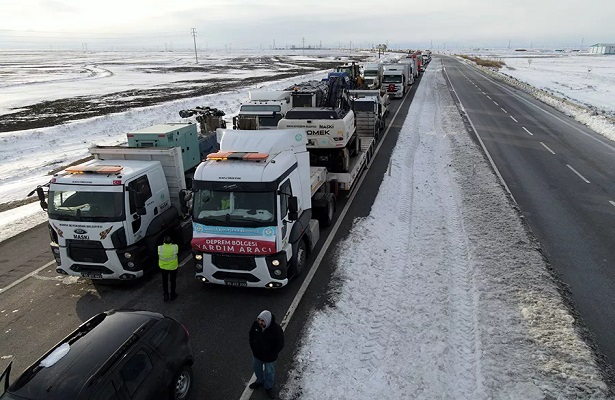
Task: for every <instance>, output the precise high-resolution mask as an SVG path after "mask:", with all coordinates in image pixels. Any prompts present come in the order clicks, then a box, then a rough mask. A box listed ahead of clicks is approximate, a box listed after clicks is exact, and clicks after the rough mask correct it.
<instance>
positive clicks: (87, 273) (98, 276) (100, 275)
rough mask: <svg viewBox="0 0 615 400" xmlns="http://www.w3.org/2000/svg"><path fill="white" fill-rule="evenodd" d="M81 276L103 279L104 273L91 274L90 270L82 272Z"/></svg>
mask: <svg viewBox="0 0 615 400" xmlns="http://www.w3.org/2000/svg"><path fill="white" fill-rule="evenodd" d="M81 277H82V278H89V279H102V274H91V273H89V272H82V273H81Z"/></svg>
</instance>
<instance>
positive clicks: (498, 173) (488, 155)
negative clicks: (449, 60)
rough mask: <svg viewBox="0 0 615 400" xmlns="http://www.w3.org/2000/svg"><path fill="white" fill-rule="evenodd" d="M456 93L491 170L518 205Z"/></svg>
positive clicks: (447, 78) (449, 79) (449, 80)
mask: <svg viewBox="0 0 615 400" xmlns="http://www.w3.org/2000/svg"><path fill="white" fill-rule="evenodd" d="M442 71H443V72H444V75H446V80H447V81H448V82H449V84H450V87H451V88H453V82H452V81H451V78H450V77H449V76H448V72H446V68H444V67H443V68H442ZM454 93H455V97H457V101H458V102H459V106H460V108H461V109H462V110H463V112H464V113H465V115H466V117H468V122H469V123H470V126H471V127H472V129H473V130H474V133H475V134H476V138H477V139H478V142H479V143H480V146H481V147H482V149H483V151H484V152H485V154H486V155H487V158H488V159H489V163H490V164H491V168H493V170H494V171H495V174H496V175H497V177H498V179H499V180H500V182H502V185H503V186H504V189H506V192H508V194H509V195H510V198H511V199H512V201H514V202H515V204H518V203H517V200H515V196H513V194H512V192H511V191H510V188H509V187H508V185H507V184H506V181H505V180H504V177H502V174H501V173H500V170H499V169H498V167H497V165H495V162H494V161H493V158H492V157H491V154H489V150H487V146H485V143H484V142H483V139H482V138H481V137H480V134H479V133H478V130H477V129H476V126H474V123H473V122H472V119H471V118H470V114H468V113H467V112H466V111H465V107H464V106H463V103H462V102H461V98H459V95H458V94H457V92H456V91H455V92H454ZM494 103H495V101H494Z"/></svg>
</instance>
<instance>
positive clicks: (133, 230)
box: [127, 175, 152, 240]
mask: <svg viewBox="0 0 615 400" xmlns="http://www.w3.org/2000/svg"><path fill="white" fill-rule="evenodd" d="M127 186H128V207H129V210H128V215H130V217H129V219H128V222H129V223H130V229H129V230H130V235H128V236H129V237H131V236H132V237H134V238H135V240H138V239H140V238H141V237H143V235H144V232H141V227H142V226H143V225H145V226H146V227H147V225H148V224H143V219H151V218H152V216H151V215H147V213H148V212H147V207H146V206H145V205H146V204H147V202H148V200H149V199H150V198H151V197H152V189H151V187H150V184H149V180H148V178H147V175H142V176H140V177H138V178H136V179H135V180H133V181H132V182H129V183H128V185H127ZM142 208H144V209H145V214H143V215H141V214H142V213H143V210H142Z"/></svg>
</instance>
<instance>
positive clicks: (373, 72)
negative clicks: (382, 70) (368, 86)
mask: <svg viewBox="0 0 615 400" xmlns="http://www.w3.org/2000/svg"><path fill="white" fill-rule="evenodd" d="M363 76H365V77H366V78H367V77H368V76H372V77H373V76H378V70H377V69H366V70H365V71H364V72H363Z"/></svg>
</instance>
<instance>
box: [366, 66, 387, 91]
mask: <svg viewBox="0 0 615 400" xmlns="http://www.w3.org/2000/svg"><path fill="white" fill-rule="evenodd" d="M382 72H383V68H382V64H378V63H367V64H365V66H364V68H363V78H364V80H365V86H366V89H370V90H375V89H380V85H381V83H382Z"/></svg>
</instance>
